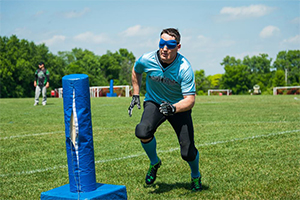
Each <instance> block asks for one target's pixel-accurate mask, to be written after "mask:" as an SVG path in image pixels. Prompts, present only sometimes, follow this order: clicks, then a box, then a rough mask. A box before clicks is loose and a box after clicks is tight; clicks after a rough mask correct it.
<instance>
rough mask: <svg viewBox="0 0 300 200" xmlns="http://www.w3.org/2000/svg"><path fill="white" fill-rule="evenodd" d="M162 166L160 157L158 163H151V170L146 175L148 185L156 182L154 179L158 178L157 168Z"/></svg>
mask: <svg viewBox="0 0 300 200" xmlns="http://www.w3.org/2000/svg"><path fill="white" fill-rule="evenodd" d="M160 166H161V160H160V159H159V161H158V163H156V164H155V165H151V164H150V167H149V170H148V172H147V175H146V184H147V185H151V184H152V183H154V181H155V179H156V173H157V170H158V168H159V167H160Z"/></svg>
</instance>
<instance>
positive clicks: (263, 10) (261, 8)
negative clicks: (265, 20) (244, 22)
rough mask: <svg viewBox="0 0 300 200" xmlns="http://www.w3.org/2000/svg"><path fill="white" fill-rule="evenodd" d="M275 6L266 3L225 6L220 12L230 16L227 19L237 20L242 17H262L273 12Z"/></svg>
mask: <svg viewBox="0 0 300 200" xmlns="http://www.w3.org/2000/svg"><path fill="white" fill-rule="evenodd" d="M274 9H275V8H272V7H268V6H265V5H250V6H241V7H224V8H222V9H221V11H220V14H221V15H223V16H224V15H225V16H228V18H227V19H230V20H235V19H241V18H252V17H262V16H264V15H267V14H269V13H271V12H272V11H273V10H274Z"/></svg>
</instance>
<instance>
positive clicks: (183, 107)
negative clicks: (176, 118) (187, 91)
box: [173, 95, 195, 113]
mask: <svg viewBox="0 0 300 200" xmlns="http://www.w3.org/2000/svg"><path fill="white" fill-rule="evenodd" d="M183 98H184V99H182V100H181V101H179V102H178V103H175V104H173V105H174V106H175V107H176V113H178V112H185V111H188V110H190V109H192V108H193V107H194V105H195V95H187V96H183Z"/></svg>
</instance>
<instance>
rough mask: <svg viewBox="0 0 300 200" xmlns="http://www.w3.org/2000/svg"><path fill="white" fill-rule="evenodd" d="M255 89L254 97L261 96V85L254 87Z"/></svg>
mask: <svg viewBox="0 0 300 200" xmlns="http://www.w3.org/2000/svg"><path fill="white" fill-rule="evenodd" d="M253 89H254V91H253V94H254V95H259V94H261V91H260V87H259V85H254V86H253Z"/></svg>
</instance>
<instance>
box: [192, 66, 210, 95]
mask: <svg viewBox="0 0 300 200" xmlns="http://www.w3.org/2000/svg"><path fill="white" fill-rule="evenodd" d="M194 74H195V83H196V93H197V94H198V95H204V94H206V93H207V91H208V89H209V88H210V87H211V86H210V82H209V81H208V79H207V78H206V77H205V72H204V70H203V69H201V70H199V71H195V73H194Z"/></svg>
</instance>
